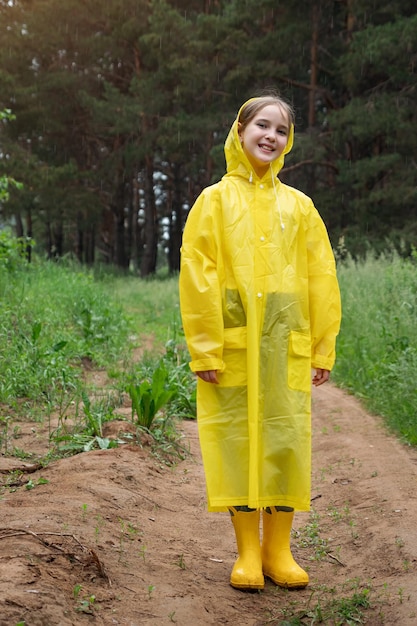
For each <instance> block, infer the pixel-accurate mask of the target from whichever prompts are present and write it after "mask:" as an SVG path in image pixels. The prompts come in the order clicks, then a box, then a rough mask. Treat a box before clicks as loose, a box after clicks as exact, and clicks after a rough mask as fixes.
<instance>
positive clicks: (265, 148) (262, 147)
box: [258, 143, 275, 152]
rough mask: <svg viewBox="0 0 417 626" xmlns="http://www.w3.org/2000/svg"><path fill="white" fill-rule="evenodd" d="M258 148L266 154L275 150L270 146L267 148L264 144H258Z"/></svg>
mask: <svg viewBox="0 0 417 626" xmlns="http://www.w3.org/2000/svg"><path fill="white" fill-rule="evenodd" d="M258 146H259V148H260V149H261V150H265V151H266V152H274V150H275V148H272V147H271V146H267V145H266V144H264V143H260V144H258Z"/></svg>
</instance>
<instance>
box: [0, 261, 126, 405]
mask: <svg viewBox="0 0 417 626" xmlns="http://www.w3.org/2000/svg"><path fill="white" fill-rule="evenodd" d="M0 299H1V304H0V402H8V403H13V401H15V400H16V399H18V398H25V399H29V400H32V401H39V400H40V399H41V398H47V399H48V401H50V402H55V401H56V400H57V397H58V396H59V395H60V394H61V392H62V389H66V390H68V389H73V388H74V386H76V385H77V384H78V380H79V374H80V369H79V366H81V364H82V362H83V361H84V360H86V359H87V360H88V361H91V362H93V363H94V364H95V365H96V366H98V367H101V366H106V365H108V364H110V363H112V362H113V361H114V360H116V359H118V358H120V357H121V356H122V354H123V353H124V351H125V349H126V344H127V337H128V331H129V323H128V320H127V317H126V315H125V314H124V313H123V311H122V308H121V307H120V305H119V304H118V303H117V301H116V300H113V301H112V300H110V299H109V294H108V290H107V289H106V288H105V287H104V286H103V285H102V284H100V283H97V282H95V281H94V279H93V276H92V274H91V273H90V272H88V271H84V270H81V269H80V268H78V267H77V266H75V267H68V266H64V265H59V264H55V263H45V262H41V263H35V264H32V265H25V264H22V265H21V266H20V267H17V268H15V269H13V271H10V270H9V269H7V268H5V267H2V266H1V265H0ZM77 366H78V367H77Z"/></svg>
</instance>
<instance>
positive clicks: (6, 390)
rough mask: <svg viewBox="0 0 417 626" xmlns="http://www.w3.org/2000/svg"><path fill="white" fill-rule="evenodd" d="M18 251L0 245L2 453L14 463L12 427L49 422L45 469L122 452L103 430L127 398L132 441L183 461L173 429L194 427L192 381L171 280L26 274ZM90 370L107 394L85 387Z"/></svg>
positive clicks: (39, 267) (75, 269) (53, 269)
mask: <svg viewBox="0 0 417 626" xmlns="http://www.w3.org/2000/svg"><path fill="white" fill-rule="evenodd" d="M23 251H24V246H23V245H22V242H19V241H17V240H13V238H11V237H10V235H7V234H5V233H3V234H1V235H0V298H1V300H0V451H1V452H2V453H6V454H11V455H15V454H16V453H17V448H16V447H15V446H14V445H13V444H14V439H15V438H16V437H17V436H18V434H19V428H20V427H19V420H28V421H30V420H32V421H33V420H38V421H41V422H43V421H44V420H45V419H47V420H48V428H49V440H50V450H49V452H48V455H47V457H45V459H44V460H45V462H47V460H48V459H49V458H52V457H56V456H66V455H69V454H76V453H78V452H83V451H88V450H91V449H92V448H102V449H105V448H108V447H114V446H115V445H119V444H121V443H122V441H114V440H109V439H107V438H106V437H104V436H103V426H104V424H105V423H106V422H108V421H112V420H114V419H117V418H118V416H117V408H118V407H119V406H120V404H121V403H122V402H123V400H124V398H126V396H129V395H130V397H131V400H135V402H134V403H133V409H134V410H133V411H132V419H131V422H132V423H133V424H134V426H135V427H137V431H136V432H137V437H136V440H137V441H138V442H139V441H140V432H139V430H146V431H147V433H148V434H150V435H151V436H152V437H153V440H154V442H155V446H154V450H155V452H156V453H157V454H158V455H159V456H160V457H161V458H162V457H165V458H166V459H167V461H168V462H171V460H172V459H173V458H174V457H177V458H178V457H183V456H184V454H185V453H186V450H184V446H183V444H182V442H181V441H180V439H181V437H180V435H179V433H178V431H177V429H176V427H175V420H176V419H178V418H194V417H195V412H196V409H195V379H194V377H193V375H192V374H191V371H190V370H189V367H188V353H187V350H186V348H185V344H184V338H183V336H182V335H181V332H180V328H181V325H180V316H179V306H178V286H177V284H178V281H177V279H176V278H172V279H166V280H154V281H144V280H140V279H139V278H134V277H122V276H120V275H116V274H115V273H114V272H111V271H108V272H106V271H104V270H103V269H100V270H99V271H97V269H95V270H88V269H85V268H82V267H81V266H79V265H78V264H76V263H72V262H69V261H62V262H59V263H52V262H46V261H42V260H39V259H37V258H36V257H35V259H34V262H33V263H31V264H27V263H26V261H25V259H24V255H22V252H23ZM137 347H139V350H138V351H137V352H134V348H137ZM88 369H95V370H97V369H101V370H106V371H107V375H108V379H109V382H107V383H106V388H105V389H103V388H95V386H94V383H93V382H90V383H89V382H88V380H89V378H88V376H86V372H87V370H88ZM162 374H163V375H162ZM100 384H101V383H100ZM56 418H57V420H58V425H56V422H55V421H53V420H56ZM52 424H54V425H53V426H52ZM19 454H25V455H28V458H29V457H30V456H31V453H30V452H29V451H19Z"/></svg>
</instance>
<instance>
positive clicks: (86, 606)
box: [75, 595, 96, 615]
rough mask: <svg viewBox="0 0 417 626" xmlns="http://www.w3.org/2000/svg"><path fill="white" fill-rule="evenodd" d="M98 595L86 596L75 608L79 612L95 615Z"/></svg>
mask: <svg viewBox="0 0 417 626" xmlns="http://www.w3.org/2000/svg"><path fill="white" fill-rule="evenodd" d="M95 601H96V597H95V596H94V595H90V596H85V597H84V598H83V599H82V600H79V602H78V605H77V606H76V607H75V610H76V611H77V612H78V613H87V614H88V615H94V609H95Z"/></svg>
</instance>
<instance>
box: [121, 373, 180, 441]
mask: <svg viewBox="0 0 417 626" xmlns="http://www.w3.org/2000/svg"><path fill="white" fill-rule="evenodd" d="M126 391H127V392H128V394H129V396H130V399H131V401H132V422H134V423H136V424H137V425H138V426H140V427H141V428H144V429H145V430H151V429H152V425H153V422H154V419H155V416H156V414H157V413H158V411H159V410H160V409H161V408H162V407H163V406H165V405H166V404H168V402H169V401H170V400H171V398H172V396H173V391H172V390H170V389H169V388H168V372H167V370H166V368H165V366H164V364H163V362H160V363H159V364H158V365H157V366H156V368H155V369H154V371H153V372H152V375H151V378H150V380H149V379H145V380H143V381H142V382H141V383H135V382H131V383H130V384H129V385H128V387H127V389H126ZM135 416H136V419H135Z"/></svg>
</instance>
